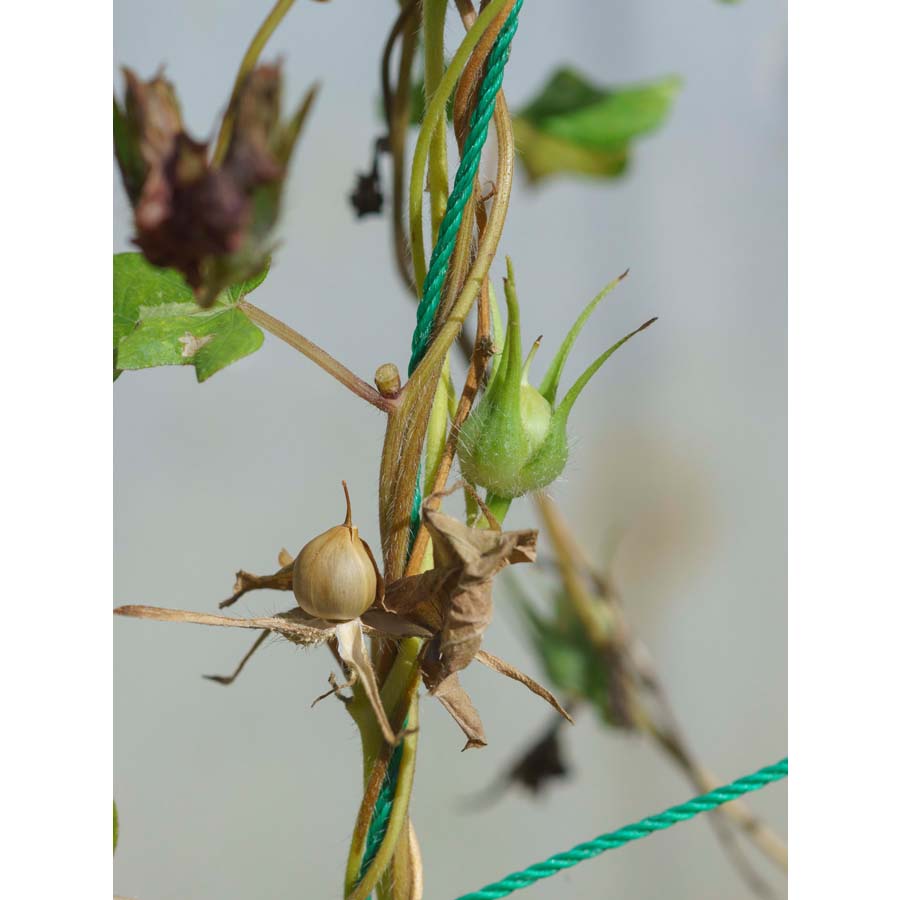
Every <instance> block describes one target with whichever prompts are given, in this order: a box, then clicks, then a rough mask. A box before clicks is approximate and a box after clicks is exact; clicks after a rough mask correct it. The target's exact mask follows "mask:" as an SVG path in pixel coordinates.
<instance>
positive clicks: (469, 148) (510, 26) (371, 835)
mask: <svg viewBox="0 0 900 900" xmlns="http://www.w3.org/2000/svg"><path fill="white" fill-rule="evenodd" d="M522 2H523V0H517V2H516V4H515V6H513V8H512V9H511V10H510V13H509V15H508V16H507V18H506V22H504V24H503V28H502V29H501V30H500V33H499V34H498V35H497V40H496V41H495V43H494V46H493V48H492V49H491V53H490V55H489V56H488V60H487V66H486V68H485V73H484V78H483V79H482V82H481V87H480V88H479V92H478V102H477V103H476V105H475V109H474V111H473V112H472V117H471V119H470V120H469V134H468V136H467V137H466V142H465V144H464V145H463V152H462V156H461V157H460V161H459V168H458V169H457V170H456V176H455V178H454V180H453V190H452V191H451V193H450V197H449V198H448V200H447V211H446V212H445V213H444V218H443V219H442V220H441V226H440V228H439V230H438V238H437V241H436V242H435V245H434V249H433V250H432V252H431V261H430V263H429V266H428V272H427V273H426V275H425V282H424V284H423V285H422V299H421V300H420V301H419V306H418V308H417V310H416V328H415V331H414V332H413V338H412V348H411V355H410V360H409V368H408V374H409V375H412V373H413V372H414V371H415V368H416V366H418V364H419V363H420V362H421V361H422V358H423V357H424V356H425V353H426V351H427V350H428V344H429V341H430V339H431V329H432V326H433V325H434V317H435V314H436V313H437V308H438V305H439V304H440V300H441V291H442V289H443V287H444V281H445V280H446V278H447V270H448V268H449V265H450V258H451V257H452V256H453V250H454V248H455V246H456V239H457V237H458V235H459V227H460V224H461V222H462V214H463V210H464V209H465V206H466V204H467V203H468V202H469V197H470V196H471V195H472V185H473V183H474V179H475V173H476V172H477V171H478V166H479V163H480V162H481V151H482V148H483V147H484V142H485V141H486V140H487V134H488V125H489V124H490V121H491V118H492V117H493V115H494V106H495V104H496V101H497V92H498V91H499V90H500V86H501V85H502V83H503V71H504V69H505V68H506V63H507V60H508V59H509V45H510V43H511V41H512V39H513V36H514V35H515V33H516V28H517V27H518V24H519V10H520V9H521V7H522ZM419 476H421V469H420V472H419ZM421 505H422V487H421V478H420V477H418V478H417V479H416V490H415V495H414V496H413V506H412V515H411V516H410V548H412V542H413V541H414V540H415V535H416V532H417V531H418V530H419V523H420V507H421ZM401 753H402V745H401V746H398V747H397V748H396V749H395V750H394V752H393V754H392V755H391V760H390V762H389V763H388V771H387V773H386V775H385V778H384V781H383V782H382V784H381V790H380V791H379V792H378V798H377V800H376V801H375V809H374V810H373V812H372V821H371V822H370V823H369V830H368V832H367V834H366V849H365V853H364V854H363V861H362V865H361V866H360V870H359V879H358V880H357V883H358V882H359V881H360V880H362V878H363V877H364V876H365V874H366V872H367V871H368V869H369V866H371V865H372V862H373V860H374V859H375V856H376V854H377V853H378V848H379V847H380V846H381V842H382V841H383V840H384V835H385V833H386V831H387V825H388V821H389V820H390V816H391V808H392V807H393V804H394V790H395V788H396V782H397V772H398V770H399V768H400V757H401Z"/></svg>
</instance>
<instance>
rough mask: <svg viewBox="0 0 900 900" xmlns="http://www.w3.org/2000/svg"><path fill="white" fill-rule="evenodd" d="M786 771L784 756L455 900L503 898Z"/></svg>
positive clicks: (746, 790)
mask: <svg viewBox="0 0 900 900" xmlns="http://www.w3.org/2000/svg"><path fill="white" fill-rule="evenodd" d="M787 773H788V761H787V757H785V758H784V759H783V760H781V762H778V763H775V765H773V766H766V768H764V769H760V770H759V771H758V772H755V773H754V774H753V775H745V776H744V777H743V778H738V780H737V781H732V782H731V784H726V785H725V786H724V787H720V788H716V789H715V790H714V791H710V792H709V793H708V794H701V795H700V796H699V797H695V798H694V799H693V800H689V801H688V802H687V803H682V804H681V805H680V806H673V807H671V808H670V809H667V810H666V811H665V812H661V813H659V814H658V815H655V816H650V817H649V818H647V819H641V821H640V822H635V823H634V824H633V825H626V826H625V827H624V828H619V829H618V830H617V831H611V832H609V833H608V834H601V835H600V836H599V837H595V838H594V839H593V840H592V841H588V842H587V843H585V844H579V845H578V846H577V847H573V848H572V849H571V850H567V851H566V852H565V853H557V854H556V855H555V856H551V857H550V859H547V860H544V862H539V863H535V864H534V865H532V866H529V867H528V868H527V869H525V870H523V871H522V872H513V873H512V874H511V875H507V876H506V878H504V879H503V880H502V881H497V882H494V884H489V885H487V886H486V887H483V888H482V889H481V890H480V891H475V892H474V893H472V894H464V895H463V896H462V897H458V898H457V900H497V898H499V897H506V896H508V895H509V894H511V893H512V892H513V891H518V890H521V889H522V888H525V887H528V886H529V885H532V884H534V883H535V882H536V881H540V880H541V879H542V878H549V877H550V876H551V875H556V873H557V872H561V871H563V869H569V868H571V867H572V866H576V865H578V863H580V862H584V861H585V860H586V859H593V857H595V856H599V855H600V854H601V853H605V852H606V851H607V850H615V849H617V848H618V847H622V846H623V845H625V844H629V843H631V841H637V840H640V839H641V838H644V837H647V835H650V834H653V833H654V832H655V831H663V830H664V829H666V828H671V827H672V826H673V825H677V824H678V823H679V822H686V821H687V820H688V819H693V818H694V816H696V815H698V814H699V813H702V812H708V811H709V810H711V809H715V808H716V807H718V806H721V805H722V804H723V803H728V802H730V801H731V800H736V799H737V798H738V797H740V796H742V795H743V794H747V793H749V792H750V791H758V790H759V789H760V788H763V787H765V786H766V785H767V784H771V783H772V782H773V781H779V780H781V779H782V778H785V777H787Z"/></svg>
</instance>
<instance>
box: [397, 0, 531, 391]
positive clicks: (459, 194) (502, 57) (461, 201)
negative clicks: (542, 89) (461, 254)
mask: <svg viewBox="0 0 900 900" xmlns="http://www.w3.org/2000/svg"><path fill="white" fill-rule="evenodd" d="M522 2H523V0H517V2H516V4H515V6H513V8H512V9H511V10H510V13H509V15H508V16H507V18H506V22H504V24H503V28H502V29H501V30H500V34H498V35H497V40H496V42H495V43H494V46H493V48H492V49H491V53H490V56H489V57H488V61H487V68H486V70H485V73H484V79H483V80H482V82H481V88H480V90H479V93H478V103H477V104H476V106H475V110H474V111H473V112H472V118H471V119H470V120H469V134H468V136H467V137H466V142H465V144H464V145H463V152H462V156H461V157H460V160H459V168H458V169H457V170H456V176H455V177H454V179H453V190H452V191H451V192H450V197H449V199H448V200H447V211H446V212H445V213H444V218H443V219H442V220H441V226H440V228H439V229H438V237H437V241H436V242H435V245H434V249H433V250H432V251H431V262H430V263H429V265H428V273H427V274H426V275H425V282H424V283H423V285H422V299H421V300H420V301H419V306H418V309H417V310H416V328H415V331H414V332H413V336H412V348H411V351H410V352H411V355H410V359H409V370H408V374H409V375H412V373H413V372H414V371H415V368H416V366H418V365H419V363H420V362H421V361H422V357H423V356H425V351H426V350H427V349H428V342H429V339H430V337H431V326H432V325H433V324H434V315H435V313H436V312H437V308H438V304H439V303H440V300H441V290H442V289H443V287H444V281H445V279H446V278H447V269H448V268H449V266H450V257H451V256H452V255H453V248H454V247H455V246H456V238H457V235H458V234H459V226H460V223H461V222H462V214H463V210H464V209H465V206H466V203H468V202H469V197H470V196H471V195H472V184H473V181H474V178H475V173H476V172H477V171H478V164H479V163H480V162H481V150H482V148H483V147H484V142H485V140H487V134H488V124H489V123H490V121H491V118H492V116H493V115H494V106H495V104H496V102H497V92H498V91H499V90H500V86H501V85H502V84H503V71H504V69H505V68H506V62H507V60H508V59H509V45H510V43H511V42H512V39H513V36H514V35H515V33H516V29H517V28H518V26H519V10H520V9H521V7H522Z"/></svg>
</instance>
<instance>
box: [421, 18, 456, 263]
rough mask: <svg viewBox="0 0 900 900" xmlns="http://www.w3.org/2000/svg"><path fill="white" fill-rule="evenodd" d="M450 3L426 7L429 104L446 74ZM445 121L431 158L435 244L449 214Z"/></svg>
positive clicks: (424, 32)
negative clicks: (446, 29) (447, 21)
mask: <svg viewBox="0 0 900 900" xmlns="http://www.w3.org/2000/svg"><path fill="white" fill-rule="evenodd" d="M446 15H447V0H424V3H423V6H422V46H423V50H424V54H425V102H426V104H428V103H431V100H432V97H433V96H434V93H435V91H436V90H437V87H438V85H439V84H440V83H441V77H442V76H443V74H444V23H445V20H446ZM444 121H445V120H444V118H443V117H442V118H440V119H438V122H439V123H440V124H439V126H438V127H437V128H435V130H434V135H433V136H432V138H431V148H430V151H429V155H428V194H429V200H430V205H431V243H432V246H433V245H434V243H435V242H436V241H437V235H438V229H439V228H440V227H441V222H442V221H443V218H444V213H445V212H446V211H447V195H448V193H449V190H450V187H449V179H448V175H447V129H446V127H445V124H444Z"/></svg>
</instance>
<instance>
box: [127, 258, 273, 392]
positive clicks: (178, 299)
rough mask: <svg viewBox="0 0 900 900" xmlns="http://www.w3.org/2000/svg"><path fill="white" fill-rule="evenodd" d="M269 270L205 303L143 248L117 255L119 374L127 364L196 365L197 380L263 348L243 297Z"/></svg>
mask: <svg viewBox="0 0 900 900" xmlns="http://www.w3.org/2000/svg"><path fill="white" fill-rule="evenodd" d="M267 274H268V268H266V269H265V270H263V271H262V272H260V273H259V274H258V275H256V276H255V277H253V278H251V279H249V280H247V281H242V282H239V283H237V284H233V285H231V286H230V287H228V288H226V289H225V290H224V291H222V293H221V294H220V295H219V296H218V298H217V299H216V301H215V303H213V305H212V306H210V307H209V308H208V309H201V308H200V307H199V306H198V305H197V304H196V303H195V302H194V292H193V291H192V290H191V288H190V287H189V286H188V285H187V283H186V282H185V281H184V279H183V278H182V276H181V275H180V274H179V273H178V272H175V271H174V270H172V269H158V268H156V267H155V266H152V265H150V263H148V262H147V261H146V260H145V259H144V257H143V255H142V254H140V253H118V254H116V255H115V256H113V377H114V378H116V377H118V375H119V374H120V373H121V371H122V370H123V369H146V368H149V367H151V366H193V367H194V369H195V371H196V374H197V381H206V379H207V378H209V377H210V376H211V375H214V374H215V373H216V372H218V371H219V370H220V369H224V368H225V366H227V365H229V364H230V363H233V362H236V361H237V360H239V359H241V358H242V357H244V356H248V355H249V354H251V353H253V352H254V351H255V350H258V349H259V348H260V346H261V345H262V342H263V333H262V331H261V330H260V329H259V328H257V327H256V325H254V324H253V323H252V322H251V321H250V319H249V318H248V317H247V316H246V314H245V313H244V312H243V311H242V310H241V309H239V308H238V307H237V303H238V301H240V300H241V298H242V297H244V296H246V295H247V294H249V293H250V291H252V290H254V288H256V287H258V286H259V285H260V284H261V283H262V282H263V280H264V279H265V277H266V275H267Z"/></svg>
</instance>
